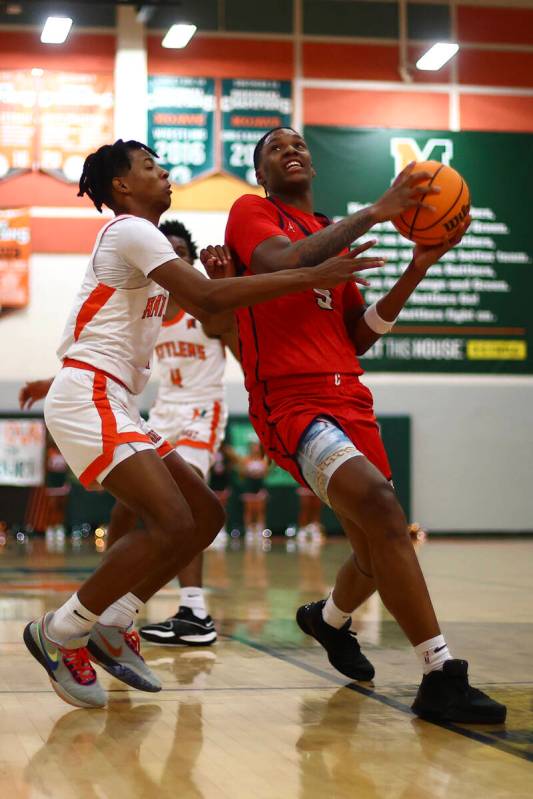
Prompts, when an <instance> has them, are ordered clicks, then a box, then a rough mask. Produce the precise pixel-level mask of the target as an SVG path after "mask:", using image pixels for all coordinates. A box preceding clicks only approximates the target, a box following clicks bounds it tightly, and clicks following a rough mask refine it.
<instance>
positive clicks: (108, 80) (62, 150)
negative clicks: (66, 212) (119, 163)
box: [0, 69, 113, 182]
mask: <svg viewBox="0 0 533 799" xmlns="http://www.w3.org/2000/svg"><path fill="white" fill-rule="evenodd" d="M112 140H113V75H112V74H98V75H85V74H81V73H76V72H55V71H49V70H40V69H35V70H32V71H29V70H13V71H9V72H7V71H4V72H0V178H5V177H9V176H10V175H14V174H17V173H18V172H20V171H24V170H32V169H42V170H44V171H46V172H49V173H50V174H52V175H54V176H55V177H59V178H60V179H61V180H67V181H69V182H70V181H71V182H77V181H78V180H79V177H80V175H81V171H82V167H83V162H84V160H85V157H86V156H87V155H88V154H89V153H90V152H93V151H94V150H96V149H98V147H100V146H101V145H102V144H106V143H108V142H110V141H112Z"/></svg>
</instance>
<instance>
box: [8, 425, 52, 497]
mask: <svg viewBox="0 0 533 799" xmlns="http://www.w3.org/2000/svg"><path fill="white" fill-rule="evenodd" d="M45 439H46V434H45V427H44V422H42V421H40V420H35V419H31V420H29V419H28V420H27V419H0V485H5V486H38V485H43V483H44V476H45V475H44V449H45Z"/></svg>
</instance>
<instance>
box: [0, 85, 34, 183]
mask: <svg viewBox="0 0 533 799" xmlns="http://www.w3.org/2000/svg"><path fill="white" fill-rule="evenodd" d="M36 98H37V83H36V78H35V77H34V76H33V75H32V74H31V72H30V70H9V71H5V70H3V71H0V179H1V178H5V177H10V176H12V175H16V174H18V173H20V172H25V171H29V170H31V169H32V167H33V163H34V154H35V135H36V128H35V119H34V117H35V108H36V102H37V99H36Z"/></svg>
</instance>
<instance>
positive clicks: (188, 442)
mask: <svg viewBox="0 0 533 799" xmlns="http://www.w3.org/2000/svg"><path fill="white" fill-rule="evenodd" d="M220 411H221V406H220V402H218V401H215V402H213V419H212V421H211V428H210V431H209V441H195V440H193V439H191V438H180V439H178V441H176V443H175V444H174V446H175V447H180V446H182V447H193V448H194V449H208V450H209V451H210V452H213V450H214V448H215V442H216V440H217V427H218V423H219V422H220Z"/></svg>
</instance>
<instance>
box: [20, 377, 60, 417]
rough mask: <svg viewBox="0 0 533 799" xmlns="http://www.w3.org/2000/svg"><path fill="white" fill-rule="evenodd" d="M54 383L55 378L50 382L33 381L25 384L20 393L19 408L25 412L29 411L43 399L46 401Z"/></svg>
mask: <svg viewBox="0 0 533 799" xmlns="http://www.w3.org/2000/svg"><path fill="white" fill-rule="evenodd" d="M53 381H54V378H53V377H50V378H49V379H48V380H31V381H28V382H27V383H25V384H24V385H23V386H22V388H21V389H20V391H19V406H20V408H21V410H23V411H29V409H30V408H31V407H32V405H34V404H35V403H36V402H38V401H39V400H41V399H44V397H46V395H47V394H48V392H49V390H50V386H51V385H52V383H53Z"/></svg>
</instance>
